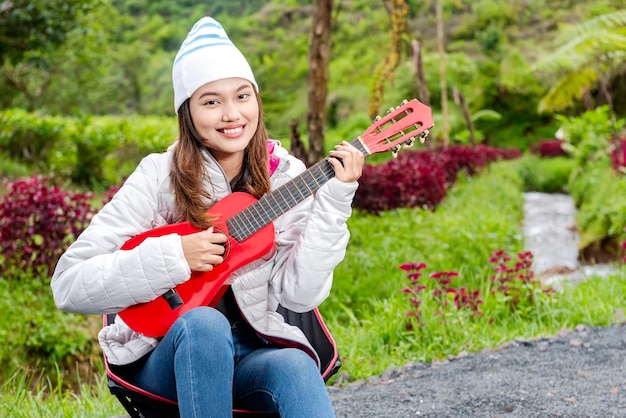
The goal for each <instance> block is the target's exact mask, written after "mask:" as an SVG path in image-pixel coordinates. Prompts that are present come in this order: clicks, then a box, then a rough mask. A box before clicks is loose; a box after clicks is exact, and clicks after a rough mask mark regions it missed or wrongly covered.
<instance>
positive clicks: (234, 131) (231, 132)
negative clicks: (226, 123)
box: [221, 126, 243, 135]
mask: <svg viewBox="0 0 626 418" xmlns="http://www.w3.org/2000/svg"><path fill="white" fill-rule="evenodd" d="M221 131H222V132H224V133H225V134H227V135H234V134H238V133H239V132H241V131H243V126H239V127H237V128H231V129H222V130H221Z"/></svg>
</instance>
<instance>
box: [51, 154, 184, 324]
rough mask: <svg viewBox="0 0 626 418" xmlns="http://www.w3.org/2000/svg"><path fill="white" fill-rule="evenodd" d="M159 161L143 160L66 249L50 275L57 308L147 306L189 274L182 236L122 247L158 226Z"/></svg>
mask: <svg viewBox="0 0 626 418" xmlns="http://www.w3.org/2000/svg"><path fill="white" fill-rule="evenodd" d="M156 158H157V157H153V158H151V157H146V158H144V160H142V162H141V164H140V165H139V166H138V167H137V169H136V170H135V172H134V173H133V174H132V175H131V176H130V177H129V178H128V179H127V180H126V182H125V183H124V185H123V186H122V187H121V188H120V190H119V191H118V192H117V193H116V195H115V196H114V198H113V199H112V200H111V201H110V202H109V203H107V204H106V205H105V206H104V207H103V208H102V209H101V210H100V212H98V214H96V215H95V216H94V218H93V219H92V221H91V223H90V225H89V226H88V227H87V228H86V229H85V230H84V231H83V233H82V234H81V235H80V236H79V237H78V239H77V240H76V241H75V242H74V243H73V244H72V245H71V246H70V247H69V248H68V249H67V250H66V252H65V253H64V254H63V255H62V256H61V258H60V259H59V262H58V263H57V266H56V269H55V271H54V274H53V276H52V282H51V287H52V292H53V295H54V300H55V303H56V305H57V307H58V308H59V309H62V310H65V311H70V312H79V313H85V314H107V313H116V312H119V311H120V310H122V309H124V308H127V307H129V306H131V305H134V304H137V303H142V302H149V301H151V300H153V299H154V298H156V297H158V296H160V295H161V294H163V293H165V292H166V291H167V290H168V289H171V288H173V287H175V286H177V285H178V284H180V283H183V282H184V281H186V280H187V279H188V278H189V277H190V275H191V271H190V269H189V266H188V264H187V262H186V261H185V258H184V255H183V251H182V245H181V241H180V237H179V236H178V235H177V234H171V235H166V236H161V237H154V238H148V239H146V240H145V241H143V242H142V243H141V244H140V245H138V246H136V247H135V248H133V249H130V250H120V247H121V246H122V245H123V244H124V243H125V242H126V241H127V240H128V239H130V238H132V237H134V236H135V235H138V234H140V233H142V232H144V231H146V230H148V229H151V228H153V227H154V226H155V223H156V224H159V223H160V224H164V223H165V222H164V220H163V219H159V218H158V215H157V199H158V188H159V184H160V182H161V179H159V178H158V175H157V173H158V172H159V170H157V163H158V162H159V161H158V160H157V159H156Z"/></svg>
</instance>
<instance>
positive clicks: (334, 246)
mask: <svg viewBox="0 0 626 418" xmlns="http://www.w3.org/2000/svg"><path fill="white" fill-rule="evenodd" d="M171 152H172V147H170V149H169V150H168V151H167V152H165V153H162V154H151V155H149V156H147V157H145V158H144V159H143V160H142V161H141V163H140V164H139V166H138V167H137V169H136V170H135V172H134V173H133V174H132V175H131V176H130V177H129V178H128V179H127V180H126V182H125V183H124V185H123V186H122V187H121V188H120V190H119V191H118V192H117V193H116V195H115V196H114V198H113V199H112V200H111V201H110V202H109V203H107V204H106V205H105V206H104V207H103V208H102V209H101V211H100V212H99V213H98V214H97V215H96V216H94V218H93V219H92V221H91V224H90V225H89V226H88V227H87V229H85V231H84V232H83V233H82V234H81V235H80V236H79V237H78V239H77V240H76V241H75V242H74V243H73V244H72V245H71V246H70V247H69V248H68V249H67V251H66V252H65V253H64V254H63V256H62V257H61V258H60V260H59V262H58V264H57V267H56V269H55V272H54V274H53V277H52V283H51V286H52V291H53V294H54V299H55V302H56V305H57V307H58V308H59V309H62V310H64V311H70V312H78V313H84V314H109V313H117V312H119V311H121V310H123V309H125V308H127V307H129V306H132V305H135V304H138V303H143V302H149V301H151V300H153V299H155V298H157V297H159V296H160V295H162V294H163V293H165V292H166V291H167V290H169V289H172V288H174V287H175V286H177V285H179V284H181V283H183V282H185V281H186V280H188V279H189V277H190V275H191V271H190V268H189V265H188V264H187V262H186V261H185V258H184V255H183V250H182V245H181V240H180V236H179V235H177V234H171V235H166V236H161V237H155V238H148V239H146V240H145V241H143V242H142V243H141V244H140V245H138V246H137V247H135V248H133V249H130V250H120V247H121V246H122V245H123V244H124V243H125V242H126V241H127V240H129V239H130V238H132V237H134V236H136V235H138V234H141V233H142V232H145V231H146V230H149V229H152V228H155V227H158V226H162V225H166V224H170V223H172V222H174V221H175V220H174V194H173V192H172V191H171V190H170V167H171V159H172V154H171ZM273 155H274V156H275V157H277V158H279V159H280V163H279V165H278V167H277V169H276V170H275V172H274V173H273V174H272V176H271V182H272V188H274V189H275V188H277V187H279V186H281V185H282V184H284V183H286V182H287V181H289V180H291V179H292V178H294V177H296V176H297V175H299V174H300V173H302V172H303V171H305V166H304V164H303V163H302V162H301V161H300V160H298V159H296V158H295V157H293V156H291V155H289V154H288V153H287V151H286V150H285V149H284V148H282V147H280V145H279V144H277V145H276V146H275V147H274V154H273ZM204 160H205V164H206V167H207V169H208V173H209V177H210V179H211V183H209V182H207V187H209V188H210V191H211V195H212V196H214V197H215V200H216V201H217V200H220V199H221V198H223V197H224V196H226V195H228V194H229V193H231V190H230V186H229V183H228V181H227V178H226V176H225V174H224V172H223V171H222V169H221V167H220V166H219V164H217V162H216V161H215V159H214V158H213V157H212V156H211V154H210V153H208V152H205V153H204ZM211 184H212V185H211ZM356 189H357V182H353V183H344V182H341V181H340V180H338V179H337V178H332V179H330V180H329V181H328V182H327V183H326V184H324V185H323V186H322V187H321V188H320V189H319V190H318V191H317V192H316V193H315V195H314V196H313V197H309V198H307V199H306V200H304V201H303V202H301V203H299V204H298V205H297V206H295V207H294V208H292V209H291V210H289V211H288V212H286V213H285V214H284V215H282V216H281V217H279V218H278V219H276V220H275V221H274V226H275V230H276V238H275V239H276V244H277V251H276V252H275V253H273V254H270V255H267V256H264V257H261V258H260V259H258V260H255V261H254V262H252V263H250V264H248V265H246V266H244V267H242V268H241V269H239V270H237V271H236V272H235V273H233V275H232V276H231V277H232V280H233V281H232V284H231V286H232V289H233V293H234V295H235V299H236V301H237V304H238V305H239V308H240V309H241V312H242V315H243V317H244V318H245V319H246V320H247V321H248V322H249V323H250V325H251V326H252V327H253V328H254V329H255V330H256V331H257V332H258V333H260V334H262V335H263V336H265V337H267V339H268V340H277V341H286V342H287V343H288V344H290V345H291V344H293V343H295V345H296V346H299V347H301V348H302V349H304V350H305V351H307V352H309V354H310V355H312V356H313V357H314V358H316V360H318V359H317V355H316V353H315V351H314V349H313V348H312V346H311V344H310V343H309V341H308V340H307V338H306V337H305V336H304V334H303V333H302V331H301V330H300V329H299V328H297V327H294V326H290V325H288V324H286V323H285V321H284V319H283V317H282V316H281V315H280V314H278V313H277V312H276V309H277V307H278V305H279V304H281V305H282V306H283V307H285V308H287V309H290V310H292V311H295V312H306V311H309V310H311V309H313V308H315V307H317V306H318V305H319V304H320V303H321V302H322V301H323V300H324V299H325V298H326V297H327V296H328V294H329V292H330V288H331V285H332V276H333V269H334V268H335V267H336V266H337V264H338V263H339V262H341V260H343V258H344V255H345V249H346V246H347V243H348V239H349V232H348V229H347V226H346V221H347V219H348V217H349V216H350V214H351V203H352V198H353V196H354V193H355V191H356ZM98 339H99V342H100V345H101V346H102V350H103V352H104V354H105V355H106V357H107V361H108V362H109V363H111V364H115V365H123V364H129V363H132V362H134V361H135V360H137V359H139V358H141V357H142V356H144V355H145V354H147V353H148V352H150V351H151V350H153V349H154V347H156V345H157V344H158V340H157V339H154V338H150V337H146V336H143V335H140V334H138V333H136V332H134V331H133V330H131V329H130V328H129V327H128V326H127V325H126V324H124V323H123V321H122V320H121V318H119V316H118V317H117V319H116V321H115V323H114V324H111V325H109V326H107V327H105V328H103V329H102V330H101V331H100V333H99V335H98ZM318 364H319V360H318Z"/></svg>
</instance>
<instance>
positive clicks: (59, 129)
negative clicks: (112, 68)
mask: <svg viewBox="0 0 626 418" xmlns="http://www.w3.org/2000/svg"><path fill="white" fill-rule="evenodd" d="M0 121H2V123H1V124H0V155H5V156H6V157H5V158H11V159H14V160H15V161H17V162H19V163H23V164H25V165H26V167H28V168H29V169H30V170H31V171H32V172H34V173H44V174H46V175H50V176H52V177H54V178H55V179H57V180H61V181H67V180H71V181H72V182H73V184H75V185H77V186H87V187H91V188H95V189H99V190H104V189H106V188H108V187H110V186H115V185H119V184H121V182H122V181H123V180H124V178H125V177H126V176H128V175H129V174H130V173H131V172H132V171H133V169H134V168H135V167H136V165H137V164H138V163H139V161H140V160H141V159H142V158H143V157H144V156H146V155H147V154H149V153H152V152H162V151H164V150H165V149H166V148H167V147H168V146H169V145H171V144H172V143H173V142H174V141H175V140H176V138H177V132H178V126H177V124H176V119H175V118H173V117H169V118H168V117H158V116H151V117H140V116H136V115H133V116H130V117H120V116H86V115H84V114H83V116H81V117H59V116H43V115H39V114H32V113H28V112H25V111H23V110H20V109H12V110H7V111H4V112H2V113H0ZM16 169H17V168H16Z"/></svg>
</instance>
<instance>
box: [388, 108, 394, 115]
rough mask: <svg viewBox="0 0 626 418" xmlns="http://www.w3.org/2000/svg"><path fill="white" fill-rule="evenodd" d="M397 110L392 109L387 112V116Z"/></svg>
mask: <svg viewBox="0 0 626 418" xmlns="http://www.w3.org/2000/svg"><path fill="white" fill-rule="evenodd" d="M395 110H396V109H394V108H393V107H390V108H389V110H388V111H387V114H390V113H393V112H395Z"/></svg>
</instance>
